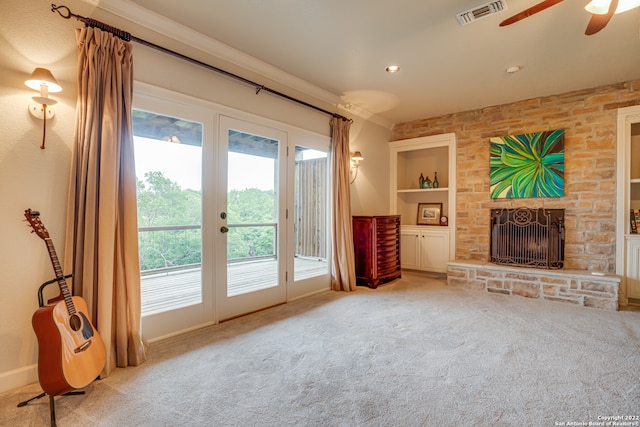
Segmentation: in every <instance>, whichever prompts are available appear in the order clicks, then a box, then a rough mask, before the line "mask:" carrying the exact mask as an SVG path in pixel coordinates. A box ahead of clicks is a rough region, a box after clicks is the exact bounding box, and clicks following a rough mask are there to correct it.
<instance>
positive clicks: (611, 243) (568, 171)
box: [392, 80, 640, 273]
mask: <svg viewBox="0 0 640 427" xmlns="http://www.w3.org/2000/svg"><path fill="white" fill-rule="evenodd" d="M632 105H640V80H634V81H631V82H625V83H618V84H614V85H607V86H601V87H597V88H593V89H586V90H581V91H575V92H569V93H565V94H561V95H554V96H546V97H541V98H535V99H529V100H525V101H520V102H515V103H512V104H505V105H499V106H493V107H487V108H483V109H480V110H474V111H465V112H460V113H455V114H449V115H445V116H440V117H433V118H427V119H421V120H414V121H411V122H406V123H399V124H397V125H395V126H394V129H393V131H392V140H400V139H408V138H417V137H422V136H428V135H436V134H441V133H448V132H453V133H455V134H456V138H457V170H458V172H457V176H456V179H457V188H458V189H457V194H456V196H457V206H456V213H457V217H456V221H457V223H456V226H457V229H456V259H457V260H480V261H486V260H488V258H489V222H490V218H489V216H490V210H491V209H492V208H517V207H528V208H560V209H562V208H564V209H566V213H565V220H566V227H567V233H566V240H565V267H566V268H567V269H578V270H588V269H591V270H594V271H601V272H605V273H613V272H615V223H616V212H615V202H616V199H615V197H616V137H617V136H616V134H617V109H618V108H621V107H627V106H632ZM554 129H564V130H565V196H564V197H562V198H549V199H515V200H514V199H500V200H497V199H495V200H492V199H491V198H490V195H489V138H491V137H494V136H504V135H513V134H520V133H530V132H539V131H545V130H554Z"/></svg>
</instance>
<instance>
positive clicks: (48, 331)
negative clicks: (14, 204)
mask: <svg viewBox="0 0 640 427" xmlns="http://www.w3.org/2000/svg"><path fill="white" fill-rule="evenodd" d="M24 216H25V218H27V221H28V222H29V224H30V225H31V227H32V228H33V232H35V233H36V234H37V235H38V237H40V238H41V239H42V240H44V241H45V243H46V245H47V250H48V251H49V257H50V258H51V264H52V265H53V270H54V271H55V274H56V276H55V277H56V278H55V280H56V281H57V283H58V286H59V287H60V297H59V298H54V299H53V300H50V301H49V304H47V305H43V306H42V307H40V308H39V309H38V310H36V312H35V313H34V314H33V318H32V324H33V330H34V331H35V333H36V337H37V339H38V379H39V381H40V386H41V387H42V390H44V391H45V392H46V393H47V394H49V395H50V396H57V395H60V394H64V393H67V392H69V391H72V390H75V389H79V388H83V387H85V386H87V385H88V384H90V383H91V382H92V381H93V380H95V379H96V378H97V377H98V375H100V372H101V371H102V368H103V367H104V364H105V360H106V350H105V346H104V342H103V341H102V338H101V337H100V335H99V334H98V331H96V330H95V328H94V327H93V325H92V324H91V322H90V321H89V320H88V318H87V314H86V313H88V310H87V303H86V302H85V301H84V300H83V299H82V298H81V297H78V296H71V293H70V292H69V288H68V286H67V282H66V281H65V277H64V275H63V272H62V267H61V266H60V262H59V261H58V256H57V255H56V250H55V248H54V246H53V241H52V240H51V238H50V237H49V232H48V231H47V229H46V228H45V227H44V225H43V224H42V222H41V221H40V213H39V212H36V211H32V210H31V209H27V210H26V211H25V213H24ZM52 301H53V303H52Z"/></svg>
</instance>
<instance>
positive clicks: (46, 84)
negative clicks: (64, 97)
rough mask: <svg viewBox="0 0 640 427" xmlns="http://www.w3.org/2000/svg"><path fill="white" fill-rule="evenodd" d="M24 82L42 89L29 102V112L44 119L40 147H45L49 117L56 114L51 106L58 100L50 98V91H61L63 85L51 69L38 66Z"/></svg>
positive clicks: (38, 89)
mask: <svg viewBox="0 0 640 427" xmlns="http://www.w3.org/2000/svg"><path fill="white" fill-rule="evenodd" d="M24 84H25V85H27V87H29V88H31V89H33V90H37V91H40V96H33V97H32V99H33V100H34V101H35V103H34V102H32V103H30V104H29V112H30V113H31V115H33V116H35V117H37V118H39V119H43V120H44V124H43V130H42V145H41V146H40V148H42V149H44V141H45V138H46V133H47V118H49V119H50V118H52V117H53V116H54V112H53V110H52V109H51V106H52V105H54V104H56V103H57V102H58V101H56V100H55V99H51V98H49V92H60V91H62V86H60V84H59V83H58V81H57V80H56V78H55V77H53V74H51V71H49V70H47V69H46V68H36V69H35V70H33V72H32V73H31V76H30V77H29V78H28V79H27V81H25V82H24ZM47 107H49V108H47Z"/></svg>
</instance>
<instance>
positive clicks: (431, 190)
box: [397, 180, 640, 193]
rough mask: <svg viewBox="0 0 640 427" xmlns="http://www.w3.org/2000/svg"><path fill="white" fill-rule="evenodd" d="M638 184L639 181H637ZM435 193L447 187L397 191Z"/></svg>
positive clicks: (400, 191)
mask: <svg viewBox="0 0 640 427" xmlns="http://www.w3.org/2000/svg"><path fill="white" fill-rule="evenodd" d="M638 182H640V180H638ZM436 191H449V189H448V188H447V187H444V188H442V187H441V188H407V189H405V190H398V191H397V192H398V193H431V192H436Z"/></svg>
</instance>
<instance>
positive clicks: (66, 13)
mask: <svg viewBox="0 0 640 427" xmlns="http://www.w3.org/2000/svg"><path fill="white" fill-rule="evenodd" d="M61 9H62V10H61ZM51 12H58V14H59V15H60V16H61V17H63V18H64V19H70V18H71V17H72V16H73V17H74V18H76V19H77V20H78V21H81V22H83V23H84V24H85V25H86V26H89V27H94V28H98V29H100V30H104V31H107V32H110V33H111V34H113V35H115V36H116V37H119V38H121V39H122V40H124V41H127V42H128V41H134V42H136V43H139V44H142V45H145V46H148V47H151V48H153V49H156V50H159V51H161V52H163V53H166V54H169V55H172V56H175V57H177V58H180V59H183V60H185V61H187V62H191V63H192V64H196V65H199V66H201V67H204V68H207V69H209V70H211V71H215V72H216V73H219V74H223V75H225V76H227V77H231V78H233V79H236V80H239V81H241V82H243V83H246V84H248V85H250V86H253V87H255V88H256V95H258V94H259V93H260V92H261V91H265V92H269V93H270V94H272V95H276V96H279V97H281V98H284V99H286V100H288V101H292V102H295V103H296V104H300V105H304V106H305V107H308V108H311V109H314V110H316V111H320V112H321V113H324V114H328V115H330V116H332V117H335V118H338V119H342V120H346V121H349V122H353V120H352V119H350V118H348V117H345V116H342V115H340V114H337V113H332V112H331V111H328V110H325V109H323V108H320V107H317V106H315V105H313V104H309V103H308V102H305V101H302V100H300V99H297V98H294V97H292V96H289V95H287V94H285V93H282V92H279V91H277V90H274V89H271V88H270V87H267V86H265V85H261V84H259V83H256V82H254V81H252V80H249V79H246V78H244V77H242V76H239V75H237V74H233V73H231V72H229V71H226V70H223V69H221V68H218V67H214V66H213V65H210V64H207V63H205V62H202V61H199V60H197V59H194V58H191V57H190V56H186V55H183V54H181V53H179V52H176V51H173V50H171V49H167V48H166V47H162V46H159V45H157V44H155V43H151V42H149V41H147V40H144V39H140V38H138V37H136V36H133V35H131V34H130V33H128V32H126V31H124V30H120V29H118V28H115V27H112V26H111V25H107V24H105V23H104V22H100V21H97V20H95V19H93V18H87V17H85V16H80V15H76V14H75V13H72V12H71V10H70V9H69V8H68V7H67V6H56V5H55V4H53V3H52V4H51Z"/></svg>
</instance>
